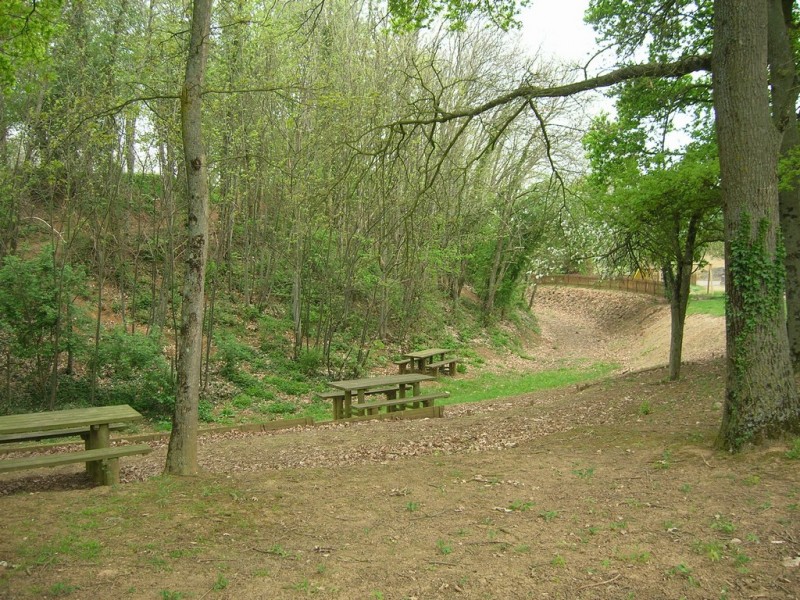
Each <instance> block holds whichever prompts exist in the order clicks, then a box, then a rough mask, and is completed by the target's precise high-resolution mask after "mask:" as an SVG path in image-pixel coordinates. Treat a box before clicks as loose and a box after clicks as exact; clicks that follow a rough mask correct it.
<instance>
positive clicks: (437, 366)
mask: <svg viewBox="0 0 800 600" xmlns="http://www.w3.org/2000/svg"><path fill="white" fill-rule="evenodd" d="M460 361H461V359H460V358H446V359H444V360H438V361H436V362H432V363H428V364H427V365H425V368H426V370H427V372H428V373H429V374H431V375H439V373H446V374H447V375H450V376H451V377H455V374H456V364H457V363H458V362H460Z"/></svg>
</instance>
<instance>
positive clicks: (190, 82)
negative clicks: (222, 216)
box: [165, 0, 213, 475]
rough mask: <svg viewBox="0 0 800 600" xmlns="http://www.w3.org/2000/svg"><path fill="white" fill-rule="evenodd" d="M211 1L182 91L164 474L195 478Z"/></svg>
mask: <svg viewBox="0 0 800 600" xmlns="http://www.w3.org/2000/svg"><path fill="white" fill-rule="evenodd" d="M212 3H213V0H194V4H193V8H192V33H191V39H190V41H189V55H188V58H187V60H186V78H185V80H184V85H183V90H182V91H181V132H182V135H183V151H184V157H185V163H186V184H187V191H188V194H189V206H188V222H187V234H188V239H187V248H186V271H185V274H184V282H183V303H182V305H181V329H180V337H181V344H180V349H179V354H178V389H177V393H176V398H175V412H174V414H173V417H172V434H171V435H170V438H169V448H168V450H167V462H166V466H165V472H166V473H170V474H173V475H195V474H197V427H198V403H199V399H200V369H201V355H202V347H203V310H204V308H205V300H204V295H205V294H204V280H205V267H206V258H207V255H208V165H207V163H206V152H205V145H204V143H203V131H202V114H203V112H202V106H203V100H202V89H203V81H204V78H205V70H206V60H207V57H208V44H209V39H208V38H209V34H210V29H211V6H212Z"/></svg>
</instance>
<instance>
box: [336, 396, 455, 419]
mask: <svg viewBox="0 0 800 600" xmlns="http://www.w3.org/2000/svg"><path fill="white" fill-rule="evenodd" d="M449 396H450V393H449V392H438V393H433V394H421V395H419V396H406V397H405V398H395V399H392V400H382V401H379V402H365V403H364V404H353V405H351V407H350V408H351V410H352V411H353V412H356V411H358V412H365V413H366V414H370V415H372V414H375V412H376V411H377V410H378V409H379V408H382V407H384V406H385V407H386V410H388V411H389V412H392V411H393V410H396V409H400V410H403V409H405V407H406V406H407V405H409V404H421V405H422V406H433V401H434V400H436V399H437V398H447V397H449Z"/></svg>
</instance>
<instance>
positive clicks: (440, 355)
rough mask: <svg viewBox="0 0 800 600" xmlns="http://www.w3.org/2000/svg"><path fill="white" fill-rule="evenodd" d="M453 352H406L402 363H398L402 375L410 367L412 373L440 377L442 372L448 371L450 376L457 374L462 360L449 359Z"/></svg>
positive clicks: (443, 349) (432, 349) (441, 349)
mask: <svg viewBox="0 0 800 600" xmlns="http://www.w3.org/2000/svg"><path fill="white" fill-rule="evenodd" d="M451 352H452V350H448V349H446V348H429V349H427V350H417V351H415V352H406V353H405V354H404V355H403V356H404V357H405V359H404V360H402V361H396V364H397V365H398V366H399V367H400V373H405V372H406V367H408V366H410V367H411V370H412V371H417V372H419V373H426V374H428V373H430V374H433V375H438V374H439V373H440V372H441V371H442V370H446V372H447V374H448V375H451V376H454V375H455V374H456V364H457V363H458V362H459V360H460V359H458V358H455V357H447V354H449V353H451ZM436 359H438V360H436Z"/></svg>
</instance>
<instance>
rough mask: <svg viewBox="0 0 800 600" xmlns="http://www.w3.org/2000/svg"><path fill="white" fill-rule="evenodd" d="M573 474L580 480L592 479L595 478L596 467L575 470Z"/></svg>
mask: <svg viewBox="0 0 800 600" xmlns="http://www.w3.org/2000/svg"><path fill="white" fill-rule="evenodd" d="M572 474H573V475H575V476H576V477H579V478H580V479H591V478H592V477H594V467H586V468H585V469H573V470H572Z"/></svg>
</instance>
